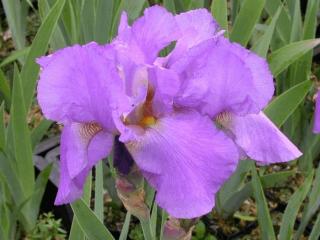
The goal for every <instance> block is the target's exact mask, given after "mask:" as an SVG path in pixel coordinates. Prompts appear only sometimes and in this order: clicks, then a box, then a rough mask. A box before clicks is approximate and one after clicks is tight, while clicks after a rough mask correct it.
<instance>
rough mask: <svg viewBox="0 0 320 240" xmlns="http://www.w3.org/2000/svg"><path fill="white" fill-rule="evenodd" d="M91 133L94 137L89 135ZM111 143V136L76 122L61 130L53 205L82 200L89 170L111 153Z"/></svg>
mask: <svg viewBox="0 0 320 240" xmlns="http://www.w3.org/2000/svg"><path fill="white" fill-rule="evenodd" d="M88 131H89V132H88ZM90 132H91V133H93V134H94V135H91V136H90ZM112 143H113V136H112V135H111V134H110V133H108V132H106V131H103V130H99V131H98V132H94V130H92V129H85V128H84V127H83V125H82V124H77V123H73V124H70V125H67V126H65V127H64V129H63V131H62V136H61V150H60V151H61V154H60V182H59V188H58V194H57V197H56V200H55V204H56V205H59V204H66V203H69V202H72V201H74V200H76V199H77V198H80V197H81V195H82V190H83V186H84V183H85V180H86V178H87V176H88V174H89V172H90V170H91V168H92V167H93V166H94V165H95V164H96V163H97V162H98V161H99V160H101V159H102V158H104V157H106V156H107V155H108V154H109V153H110V151H111V148H112Z"/></svg>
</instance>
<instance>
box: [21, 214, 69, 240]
mask: <svg viewBox="0 0 320 240" xmlns="http://www.w3.org/2000/svg"><path fill="white" fill-rule="evenodd" d="M66 236H67V235H66V231H65V230H64V229H62V227H61V219H55V218H54V215H53V214H52V213H51V212H49V213H44V214H42V215H41V216H40V218H39V220H38V222H37V225H36V227H35V228H34V229H33V231H32V232H31V233H29V234H28V235H27V237H26V240H64V239H66Z"/></svg>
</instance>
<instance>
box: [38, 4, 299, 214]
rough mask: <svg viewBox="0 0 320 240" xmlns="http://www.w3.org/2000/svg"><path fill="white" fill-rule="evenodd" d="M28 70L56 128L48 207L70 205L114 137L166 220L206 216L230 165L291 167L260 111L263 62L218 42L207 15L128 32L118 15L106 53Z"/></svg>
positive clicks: (83, 53) (84, 53)
mask: <svg viewBox="0 0 320 240" xmlns="http://www.w3.org/2000/svg"><path fill="white" fill-rule="evenodd" d="M172 43H174V45H175V47H174V49H173V50H172V51H171V52H170V53H169V54H168V55H167V56H165V57H159V53H160V51H161V50H163V49H164V48H165V47H167V46H169V45H170V44H171V45H172ZM38 63H39V64H40V66H41V74H40V81H39V84H38V101H39V104H40V106H41V108H42V110H43V113H44V115H45V116H46V117H47V118H49V119H52V120H55V121H57V122H59V123H61V124H63V125H64V129H63V132H62V137H61V163H60V164H61V166H60V168H61V177H60V185H59V191H58V194H57V197H56V201H55V203H56V204H64V203H69V202H72V201H74V200H75V199H77V198H79V197H80V196H81V194H82V188H83V185H84V182H85V178H86V176H87V174H88V173H89V171H90V169H91V168H92V167H93V166H94V165H95V164H96V163H97V161H99V160H100V159H102V158H104V157H106V156H108V155H109V154H110V151H111V148H112V146H113V141H114V137H115V136H117V141H120V142H122V143H123V144H124V145H125V147H126V149H127V150H128V151H129V153H130V154H131V156H132V158H133V160H134V161H135V163H136V164H137V166H138V167H139V168H140V170H141V172H142V173H143V175H144V177H145V178H146V179H147V181H148V182H149V183H150V184H151V185H152V186H153V187H154V188H155V190H156V191H157V195H156V202H157V204H158V205H159V206H161V207H162V208H164V209H165V210H167V211H168V213H169V214H170V215H172V216H174V217H177V218H194V217H198V216H200V215H203V214H206V213H208V212H210V211H211V209H212V208H213V207H214V200H215V199H214V196H215V193H216V192H217V191H218V190H219V188H220V187H221V186H222V185H223V184H224V182H225V181H226V180H227V179H228V178H229V177H230V176H231V175H232V173H233V172H234V171H235V169H236V166H237V164H238V162H239V159H242V158H246V157H249V158H252V159H255V160H256V161H258V162H260V163H262V164H271V163H276V162H286V161H289V160H292V159H295V158H297V157H299V156H300V155H301V152H300V151H299V150H298V149H297V148H296V147H295V146H294V145H293V144H292V143H291V142H290V141H289V140H288V139H287V138H286V136H284V135H283V134H282V133H281V132H280V131H279V130H278V129H277V128H276V127H275V126H274V124H273V123H272V122H271V121H270V120H269V119H268V118H267V117H266V116H265V115H264V114H263V112H262V111H261V110H262V109H263V108H264V107H265V106H266V104H267V103H268V102H269V100H270V99H271V97H272V95H273V92H274V84H273V78H272V75H271V73H270V71H269V68H268V65H267V62H266V61H265V60H264V59H262V58H260V57H259V56H257V55H256V54H254V53H252V52H250V51H248V50H246V49H245V48H243V47H242V46H240V45H239V44H236V43H231V42H230V41H229V40H228V39H226V38H224V37H223V36H222V32H221V31H220V29H219V26H218V24H217V23H216V22H215V21H214V19H213V18H212V16H211V14H210V13H209V12H208V11H207V10H204V9H199V10H193V11H189V12H186V13H182V14H179V15H175V16H174V15H172V14H171V13H169V12H167V11H166V10H165V9H164V8H162V7H159V6H154V7H150V8H147V9H146V10H145V12H144V16H142V17H140V18H139V19H137V20H136V21H135V22H134V23H133V24H132V26H129V25H128V23H127V16H126V14H125V13H123V14H122V17H121V21H120V26H119V31H118V36H117V37H116V38H115V39H114V40H113V41H112V42H111V43H110V44H107V45H104V46H100V45H98V44H96V43H89V44H87V45H84V46H79V45H75V46H72V47H67V48H64V49H62V50H59V51H57V52H55V53H54V54H52V55H49V56H46V57H41V58H39V59H38Z"/></svg>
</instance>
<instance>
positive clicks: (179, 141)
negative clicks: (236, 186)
mask: <svg viewBox="0 0 320 240" xmlns="http://www.w3.org/2000/svg"><path fill="white" fill-rule="evenodd" d="M126 146H127V148H128V150H129V152H130V153H131V155H132V156H133V159H134V160H135V162H136V163H137V164H138V166H139V167H140V169H142V171H143V173H144V174H145V177H146V178H147V179H148V180H149V181H151V185H152V186H154V187H155V188H156V190H157V197H156V201H157V203H158V204H159V206H161V207H162V208H164V209H166V211H168V213H169V214H170V215H171V216H174V217H178V218H194V217H198V216H201V215H203V214H206V213H208V212H209V211H211V209H212V208H213V207H214V194H215V193H216V192H217V191H218V190H219V188H220V187H221V186H222V184H223V183H224V182H225V181H226V180H227V179H228V178H229V177H230V175H231V174H232V173H233V171H234V170H235V168H236V165H237V162H238V157H239V155H238V150H237V148H236V146H235V144H234V143H233V142H232V140H230V139H229V138H228V137H227V136H226V135H225V134H224V133H223V132H222V131H220V130H218V129H217V128H215V126H214V124H213V123H212V121H211V120H210V119H209V118H207V117H204V116H201V115H200V114H199V113H197V112H188V113H187V112H183V113H176V114H174V115H171V116H167V117H164V118H162V119H159V120H158V121H157V122H156V124H155V125H153V126H150V128H149V129H147V130H146V132H145V133H144V134H143V135H141V136H140V137H139V138H138V139H137V140H136V141H132V142H129V143H126Z"/></svg>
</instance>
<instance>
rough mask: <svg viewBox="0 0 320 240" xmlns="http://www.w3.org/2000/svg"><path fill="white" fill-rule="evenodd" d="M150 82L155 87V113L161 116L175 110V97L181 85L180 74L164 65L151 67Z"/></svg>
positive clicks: (153, 100) (153, 106) (153, 103)
mask: <svg viewBox="0 0 320 240" xmlns="http://www.w3.org/2000/svg"><path fill="white" fill-rule="evenodd" d="M148 72H149V82H150V85H151V87H152V89H153V92H154V94H153V99H152V108H153V114H154V115H155V116H156V117H157V118H159V117H161V116H163V115H164V114H168V113H170V112H172V111H173V99H174V97H175V96H176V94H177V93H178V91H179V89H180V85H181V81H180V78H179V76H178V74H177V73H176V72H175V71H173V70H170V69H167V68H163V67H158V66H155V67H152V68H149V70H148Z"/></svg>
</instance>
